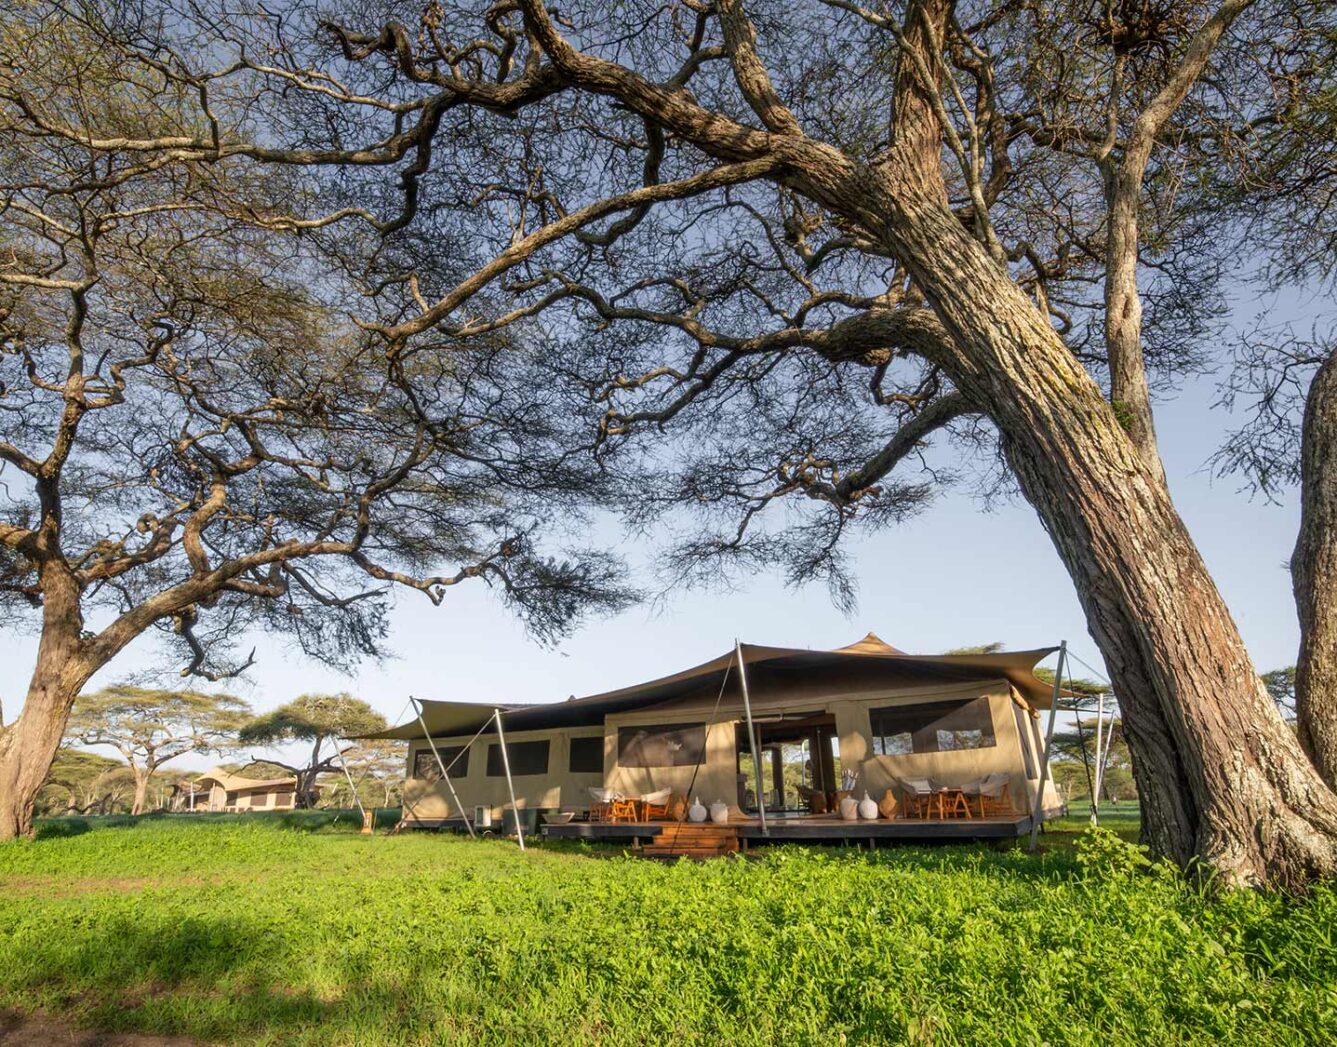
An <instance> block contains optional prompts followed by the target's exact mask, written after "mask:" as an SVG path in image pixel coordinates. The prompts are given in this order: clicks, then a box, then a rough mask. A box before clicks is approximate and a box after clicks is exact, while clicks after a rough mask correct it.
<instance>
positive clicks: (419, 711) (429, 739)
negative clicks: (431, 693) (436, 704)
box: [409, 695, 477, 840]
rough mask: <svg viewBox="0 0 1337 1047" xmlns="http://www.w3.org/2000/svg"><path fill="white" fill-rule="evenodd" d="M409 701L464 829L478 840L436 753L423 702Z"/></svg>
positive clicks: (442, 762)
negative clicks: (423, 709)
mask: <svg viewBox="0 0 1337 1047" xmlns="http://www.w3.org/2000/svg"><path fill="white" fill-rule="evenodd" d="M409 701H410V702H412V703H413V709H414V711H415V712H417V714H418V722H419V723H420V724H422V734H423V737H424V738H426V739H427V747H428V748H429V749H431V750H432V755H433V756H435V757H436V765H437V767H438V768H440V770H441V780H442V781H443V782H445V783H446V788H447V789H449V790H450V795H451V796H452V797H454V800H455V809H456V810H457V811H459V812H460V817H461V818H463V819H464V828H465V829H467V830H468V832H469V838H470V839H471V840H473V839H477V837H476V836H474V827H473V823H472V822H471V821H469V816H468V815H467V814H465V813H464V804H462V803H460V797H459V794H458V793H457V792H455V783H454V782H452V781H451V780H450V775H449V774H448V773H447V772H446V764H445V761H443V760H442V759H441V754H440V753H439V752H437V751H436V742H434V741H432V732H431V731H429V730H428V729H427V721H426V720H424V719H423V718H422V702H420V701H418V699H416V698H414V697H413V695H409ZM454 762H455V761H454V760H452V761H451V763H454Z"/></svg>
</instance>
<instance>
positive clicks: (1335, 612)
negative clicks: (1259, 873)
mask: <svg viewBox="0 0 1337 1047" xmlns="http://www.w3.org/2000/svg"><path fill="white" fill-rule="evenodd" d="M1300 475H1301V479H1300V534H1299V537H1298V538H1297V539H1296V542H1295V554H1294V556H1292V558H1291V580H1292V583H1293V586H1294V590H1295V605H1296V608H1297V610H1298V611H1299V616H1300V654H1299V658H1298V659H1297V661H1296V664H1295V717H1296V722H1297V726H1298V728H1299V734H1300V744H1301V745H1302V746H1303V747H1304V750H1305V752H1306V753H1308V754H1309V758H1310V759H1311V760H1312V761H1313V762H1314V766H1315V767H1317V768H1318V772H1319V774H1321V775H1322V776H1323V779H1324V780H1325V781H1326V782H1327V783H1328V785H1329V786H1331V787H1333V788H1337V350H1334V351H1333V352H1331V353H1330V354H1329V356H1328V358H1327V360H1325V361H1324V363H1323V365H1322V366H1321V367H1320V368H1319V370H1318V373H1317V374H1316V375H1315V376H1314V381H1313V384H1312V385H1311V386H1310V387H1309V396H1308V398H1307V400H1306V403H1305V415H1304V426H1303V430H1302V436H1301V455H1300Z"/></svg>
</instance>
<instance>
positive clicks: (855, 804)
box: [840, 796, 859, 822]
mask: <svg viewBox="0 0 1337 1047" xmlns="http://www.w3.org/2000/svg"><path fill="white" fill-rule="evenodd" d="M840 816H841V817H842V818H844V819H845V821H847V822H857V821H858V820H859V801H858V800H856V799H855V798H854V797H853V796H846V797H845V798H844V799H843V800H841V801H840Z"/></svg>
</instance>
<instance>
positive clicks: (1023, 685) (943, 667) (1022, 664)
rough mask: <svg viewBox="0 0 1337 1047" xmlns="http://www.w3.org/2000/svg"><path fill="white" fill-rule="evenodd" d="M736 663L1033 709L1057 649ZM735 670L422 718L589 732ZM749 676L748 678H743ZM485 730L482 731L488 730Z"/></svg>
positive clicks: (706, 666) (780, 651)
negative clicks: (956, 688)
mask: <svg viewBox="0 0 1337 1047" xmlns="http://www.w3.org/2000/svg"><path fill="white" fill-rule="evenodd" d="M741 649H742V652H743V662H744V664H745V665H747V666H748V667H749V668H752V667H753V666H756V667H757V668H758V669H759V670H760V671H761V672H762V673H764V674H765V675H766V676H772V675H773V674H780V675H789V674H796V673H804V674H815V673H822V672H835V673H840V674H842V675H848V674H851V673H854V674H857V675H858V676H859V677H860V678H861V679H867V680H870V681H871V682H873V683H874V684H876V683H877V682H879V681H883V682H885V683H887V684H888V685H890V686H896V687H908V686H916V685H926V684H932V683H937V682H942V683H955V682H970V681H975V680H979V681H985V680H997V679H1005V680H1007V681H1008V682H1009V683H1010V684H1012V686H1013V687H1015V688H1016V689H1017V691H1018V692H1019V693H1020V694H1021V695H1022V696H1023V697H1024V698H1025V699H1026V700H1027V701H1028V702H1029V703H1030V704H1031V705H1032V706H1033V707H1035V708H1037V709H1047V708H1049V706H1050V705H1051V704H1052V703H1053V695H1054V691H1053V685H1052V684H1049V683H1045V682H1044V681H1043V680H1040V679H1039V678H1038V677H1036V675H1035V666H1036V665H1037V664H1038V663H1039V662H1040V661H1042V660H1043V659H1044V658H1047V657H1048V656H1049V655H1051V654H1053V653H1054V652H1055V651H1057V650H1058V648H1057V647H1040V648H1035V649H1033V650H1027V651H995V652H991V653H988V654H906V653H905V652H904V651H900V650H897V649H896V648H894V647H892V646H890V645H889V644H886V643H883V641H882V640H880V639H878V637H876V636H874V635H873V634H872V633H869V634H868V635H867V636H866V637H864V638H863V639H862V640H860V641H858V642H857V643H855V644H851V645H850V646H848V647H842V648H839V649H837V650H834V651H813V650H808V649H806V648H794V647H763V646H759V645H757V644H742V645H741ZM735 665H736V655H735V653H734V652H733V651H732V650H731V651H728V652H727V653H725V654H722V655H720V656H719V657H718V658H712V659H711V660H710V661H708V662H702V663H701V664H700V665H695V666H693V667H692V668H690V669H684V670H682V671H681V672H677V673H673V674H672V675H670V676H663V677H660V678H659V679H657V680H649V681H647V682H645V683H639V684H634V685H632V686H630V687H623V688H619V689H618V690H615V691H605V692H603V693H602V694H594V695H590V696H588V697H585V698H572V699H570V700H568V701H565V702H548V703H543V704H537V705H514V704H512V705H490V704H489V705H484V704H481V703H478V702H438V701H427V700H425V701H422V702H421V705H422V718H423V721H424V722H425V723H426V725H427V731H428V732H430V733H431V736H432V737H434V738H440V737H450V736H454V735H461V734H472V733H474V732H476V731H479V730H480V729H482V728H483V727H485V726H486V725H487V721H488V720H489V719H490V718H491V717H492V714H493V712H494V710H496V709H498V708H499V709H501V711H502V714H503V717H504V723H505V726H506V729H507V730H514V731H525V730H547V729H551V728H555V727H581V726H593V725H595V724H601V723H603V720H604V717H606V716H609V715H611V714H614V713H621V712H630V711H633V710H635V709H643V708H648V707H650V706H653V705H658V704H660V703H663V702H667V701H671V700H673V699H674V698H678V697H683V696H686V695H689V694H691V693H692V692H694V691H698V690H701V689H702V688H706V687H710V686H719V685H721V684H722V682H723V679H724V676H725V674H726V673H727V672H729V671H730V669H731V667H733V666H735ZM751 675H752V674H751V673H749V676H751ZM754 692H756V694H755V696H754V703H757V702H758V701H759V700H760V702H764V700H765V698H764V694H765V692H764V689H763V688H762V687H761V686H760V681H758V684H757V685H755V686H754ZM491 729H492V728H490V727H489V728H488V730H491ZM364 737H367V738H381V739H394V740H400V741H410V740H420V739H422V738H425V737H427V732H425V731H424V730H423V725H422V723H419V722H418V720H417V719H416V718H415V719H414V720H411V721H409V722H408V723H405V724H401V725H400V726H398V727H392V728H390V729H389V730H386V731H381V732H378V733H376V734H371V735H365V736H364Z"/></svg>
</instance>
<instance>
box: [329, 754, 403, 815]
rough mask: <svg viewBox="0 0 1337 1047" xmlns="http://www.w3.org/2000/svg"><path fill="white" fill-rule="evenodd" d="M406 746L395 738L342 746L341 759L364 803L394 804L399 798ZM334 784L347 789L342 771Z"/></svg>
mask: <svg viewBox="0 0 1337 1047" xmlns="http://www.w3.org/2000/svg"><path fill="white" fill-rule="evenodd" d="M407 750H408V746H407V745H406V744H405V743H404V742H395V741H363V742H359V743H358V744H357V745H356V746H354V747H353V748H351V749H347V750H345V752H344V760H345V761H347V763H348V771H349V774H351V775H352V777H353V782H354V784H355V785H356V786H357V791H358V796H359V797H361V799H362V802H363V804H364V805H365V806H368V807H394V806H395V805H397V804H398V803H399V802H400V798H401V792H402V789H403V785H404V761H405V760H406V759H407V756H408V752H407ZM334 785H335V787H336V791H337V787H339V786H340V785H342V788H343V790H344V791H345V792H347V790H348V783H347V781H346V780H344V777H343V775H342V774H341V775H339V778H338V781H337V782H335V783H334Z"/></svg>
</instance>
